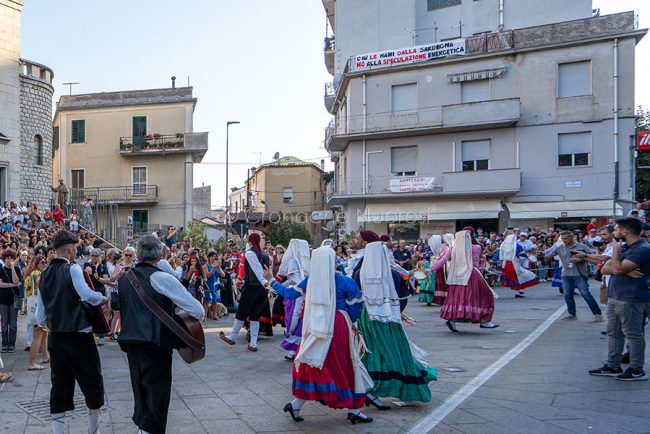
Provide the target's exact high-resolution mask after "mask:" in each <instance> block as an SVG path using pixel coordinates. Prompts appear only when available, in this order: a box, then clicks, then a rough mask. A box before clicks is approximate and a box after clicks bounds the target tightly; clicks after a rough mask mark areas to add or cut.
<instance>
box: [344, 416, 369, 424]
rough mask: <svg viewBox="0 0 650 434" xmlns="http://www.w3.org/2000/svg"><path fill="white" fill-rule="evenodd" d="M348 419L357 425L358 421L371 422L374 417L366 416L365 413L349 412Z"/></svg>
mask: <svg viewBox="0 0 650 434" xmlns="http://www.w3.org/2000/svg"><path fill="white" fill-rule="evenodd" d="M348 420H349V421H350V423H352V425H356V424H357V423H370V422H372V418H371V417H370V416H366V415H365V414H363V413H359V414H354V413H348Z"/></svg>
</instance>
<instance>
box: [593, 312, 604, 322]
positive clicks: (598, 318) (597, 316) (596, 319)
mask: <svg viewBox="0 0 650 434" xmlns="http://www.w3.org/2000/svg"><path fill="white" fill-rule="evenodd" d="M594 322H603V316H602V315H601V314H599V313H597V314H596V315H594Z"/></svg>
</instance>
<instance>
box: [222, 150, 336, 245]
mask: <svg viewBox="0 0 650 434" xmlns="http://www.w3.org/2000/svg"><path fill="white" fill-rule="evenodd" d="M247 196H248V198H249V201H248V202H247V201H246V197H247ZM229 202H230V212H231V213H242V212H243V213H246V212H247V211H248V212H254V213H256V215H265V216H269V219H273V220H274V221H275V219H276V218H277V217H278V216H280V215H281V216H282V217H283V218H286V219H291V220H292V221H294V222H297V223H302V224H304V225H305V227H306V228H307V230H308V231H309V233H310V234H311V236H312V240H316V239H318V240H320V239H321V238H322V236H324V235H325V233H323V232H321V226H322V225H323V224H322V221H321V220H317V221H314V219H313V218H312V213H313V212H314V211H320V210H323V209H324V207H325V190H324V182H323V169H322V168H321V167H320V166H318V165H317V164H314V163H309V162H306V161H302V160H299V159H298V158H295V157H290V156H287V157H282V158H279V159H277V160H275V161H274V162H272V163H267V164H262V165H261V166H259V167H257V168H252V169H251V171H250V176H249V178H248V180H247V181H246V183H245V184H244V186H243V187H240V188H233V189H232V192H231V194H230V197H229Z"/></svg>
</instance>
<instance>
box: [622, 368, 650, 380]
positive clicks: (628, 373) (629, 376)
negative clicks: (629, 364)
mask: <svg viewBox="0 0 650 434" xmlns="http://www.w3.org/2000/svg"><path fill="white" fill-rule="evenodd" d="M616 379H617V380H620V381H645V380H647V379H648V376H647V375H646V374H645V372H643V369H636V368H627V369H626V370H625V372H623V373H622V374H621V375H617V376H616Z"/></svg>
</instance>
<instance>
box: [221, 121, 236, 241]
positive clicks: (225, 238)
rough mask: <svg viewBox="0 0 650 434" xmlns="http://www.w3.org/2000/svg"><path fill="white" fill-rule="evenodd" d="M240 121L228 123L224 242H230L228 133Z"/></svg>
mask: <svg viewBox="0 0 650 434" xmlns="http://www.w3.org/2000/svg"><path fill="white" fill-rule="evenodd" d="M238 123H239V121H228V122H226V206H225V207H224V213H223V217H224V219H223V220H224V234H223V236H224V241H226V242H228V213H229V212H230V207H229V206H228V199H229V196H230V195H229V194H228V131H229V129H230V126H231V125H236V124H238Z"/></svg>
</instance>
